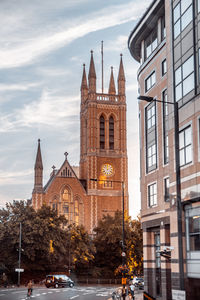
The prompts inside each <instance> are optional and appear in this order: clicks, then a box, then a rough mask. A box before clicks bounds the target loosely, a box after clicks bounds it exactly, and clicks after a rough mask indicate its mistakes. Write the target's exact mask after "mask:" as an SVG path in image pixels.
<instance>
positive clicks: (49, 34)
mask: <svg viewBox="0 0 200 300" xmlns="http://www.w3.org/2000/svg"><path fill="white" fill-rule="evenodd" d="M149 3H150V1H149V0H146V1H142V2H141V1H134V2H133V1H132V2H129V3H126V4H123V5H118V6H117V5H116V6H109V7H105V8H104V9H103V10H100V11H98V12H97V13H93V14H92V13H91V14H90V15H89V16H84V18H78V19H76V20H75V21H74V23H73V24H72V25H71V27H70V25H69V21H67V22H66V24H65V23H64V22H63V23H62V24H58V25H57V28H55V24H54V26H53V28H49V26H47V28H46V29H48V30H47V31H46V32H44V31H45V28H44V29H43V33H42V34H40V35H39V34H38V35H37V36H34V37H30V38H28V39H23V36H22V37H21V41H19V42H18V41H17V42H16V41H15V42H14V43H13V42H12V40H11V41H10V42H8V43H7V44H4V47H1V48H0V57H1V61H0V68H13V67H18V66H23V65H27V64H32V63H33V62H34V61H35V60H36V59H38V58H39V57H40V56H42V55H44V54H46V53H48V52H51V51H54V50H55V49H58V48H60V47H63V46H66V45H67V44H70V43H71V42H73V41H75V40H76V39H78V38H80V37H83V36H85V35H86V34H88V33H91V32H95V31H98V30H102V29H106V28H109V27H113V26H116V25H120V24H123V23H126V22H129V21H131V20H136V19H137V18H138V17H139V16H140V15H141V14H142V13H143V11H144V7H145V6H147V5H148V4H149ZM63 28H64V29H63Z"/></svg>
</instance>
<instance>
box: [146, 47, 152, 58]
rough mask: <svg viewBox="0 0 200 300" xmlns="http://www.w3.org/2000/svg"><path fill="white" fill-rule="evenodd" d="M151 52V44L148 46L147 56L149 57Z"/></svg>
mask: <svg viewBox="0 0 200 300" xmlns="http://www.w3.org/2000/svg"><path fill="white" fill-rule="evenodd" d="M150 54H151V45H149V46H148V47H146V57H149V55H150Z"/></svg>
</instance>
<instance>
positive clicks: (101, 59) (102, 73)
mask: <svg viewBox="0 0 200 300" xmlns="http://www.w3.org/2000/svg"><path fill="white" fill-rule="evenodd" d="M101 73H102V74H101V75H102V94H103V41H101Z"/></svg>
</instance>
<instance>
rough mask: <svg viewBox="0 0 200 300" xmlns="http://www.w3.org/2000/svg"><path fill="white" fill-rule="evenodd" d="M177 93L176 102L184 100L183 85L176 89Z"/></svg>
mask: <svg viewBox="0 0 200 300" xmlns="http://www.w3.org/2000/svg"><path fill="white" fill-rule="evenodd" d="M175 93H176V101H178V100H180V99H181V98H182V84H181V83H180V84H179V85H178V86H177V87H176V89H175Z"/></svg>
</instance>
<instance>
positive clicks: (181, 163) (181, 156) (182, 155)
mask: <svg viewBox="0 0 200 300" xmlns="http://www.w3.org/2000/svg"><path fill="white" fill-rule="evenodd" d="M179 155H180V165H181V166H183V165H185V156H184V149H182V150H180V152H179Z"/></svg>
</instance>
